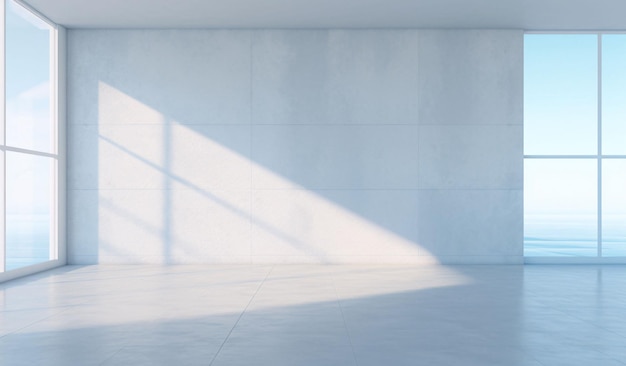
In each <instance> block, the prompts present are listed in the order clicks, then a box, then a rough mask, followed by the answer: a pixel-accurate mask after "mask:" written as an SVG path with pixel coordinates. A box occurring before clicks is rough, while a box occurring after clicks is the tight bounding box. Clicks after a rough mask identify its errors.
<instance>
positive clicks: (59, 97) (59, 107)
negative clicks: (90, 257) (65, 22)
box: [0, 0, 67, 282]
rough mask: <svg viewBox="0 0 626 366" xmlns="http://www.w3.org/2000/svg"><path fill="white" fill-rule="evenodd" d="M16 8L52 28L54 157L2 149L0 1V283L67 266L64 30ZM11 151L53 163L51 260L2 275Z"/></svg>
mask: <svg viewBox="0 0 626 366" xmlns="http://www.w3.org/2000/svg"><path fill="white" fill-rule="evenodd" d="M12 1H14V2H15V3H16V4H17V5H19V6H22V7H23V8H25V9H26V10H27V11H29V12H31V13H32V14H34V15H35V16H36V17H38V18H39V19H41V20H42V21H44V22H45V23H47V24H49V25H50V26H51V27H52V32H51V38H50V48H51V49H50V51H51V52H50V56H51V62H50V78H51V88H52V90H51V94H50V95H51V113H52V119H53V121H52V122H53V124H54V129H53V134H52V138H53V141H52V146H53V147H54V149H53V151H56V153H45V152H41V151H34V150H29V149H22V148H17V147H10V146H7V145H6V123H5V122H6V110H5V103H6V98H5V96H6V92H5V73H6V67H5V57H4V55H5V54H6V47H5V23H6V21H5V19H6V17H5V15H6V2H5V0H0V19H2V24H1V25H0V49H1V50H2V55H1V57H0V69H1V70H2V72H1V73H0V75H1V77H0V79H1V80H0V82H1V85H2V87H0V114H1V115H2V127H3V131H2V134H1V136H0V138H1V139H2V140H1V141H0V154H1V158H0V169H1V171H2V177H1V179H0V190H1V192H0V208H1V212H0V236H1V239H2V240H1V241H2V243H1V245H0V282H4V281H8V280H11V279H14V278H18V277H22V276H26V275H30V274H33V273H37V272H41V271H45V270H48V269H52V268H56V267H60V266H64V265H66V264H67V245H66V242H67V238H66V229H65V227H66V137H65V136H66V81H65V75H66V63H67V62H66V49H67V48H66V30H65V28H64V27H62V26H59V25H58V24H56V23H54V22H53V21H51V20H50V19H49V18H47V17H46V16H45V15H43V14H41V13H40V12H38V11H37V10H36V9H33V8H32V7H31V6H30V5H28V4H26V3H24V2H23V1H22V0H12ZM7 151H13V152H19V153H25V154H29V155H33V156H44V157H49V158H52V159H53V161H54V165H56V166H55V169H54V172H55V174H54V175H53V176H52V187H51V189H52V199H53V201H52V205H53V207H54V211H55V212H54V213H55V214H54V215H52V216H53V218H52V219H51V220H52V221H51V232H50V234H51V237H52V244H51V246H50V258H52V259H51V260H48V261H45V262H42V263H37V264H34V265H30V266H25V267H21V268H16V269H13V270H10V271H6V270H5V269H6V266H5V264H6V217H5V212H6V189H5V181H6V152H7Z"/></svg>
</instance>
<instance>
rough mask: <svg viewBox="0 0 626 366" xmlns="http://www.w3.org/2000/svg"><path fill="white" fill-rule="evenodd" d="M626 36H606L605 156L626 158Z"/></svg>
mask: <svg viewBox="0 0 626 366" xmlns="http://www.w3.org/2000/svg"><path fill="white" fill-rule="evenodd" d="M624 65H626V35H623V34H612V35H604V36H602V153H603V154H609V155H611V154H613V155H626V144H625V143H624V141H626V88H624V85H626V68H625V67H624Z"/></svg>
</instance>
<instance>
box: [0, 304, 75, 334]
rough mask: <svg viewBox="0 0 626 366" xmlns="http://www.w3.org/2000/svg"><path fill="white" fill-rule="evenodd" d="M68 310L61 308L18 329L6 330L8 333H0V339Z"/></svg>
mask: <svg viewBox="0 0 626 366" xmlns="http://www.w3.org/2000/svg"><path fill="white" fill-rule="evenodd" d="M69 310H70V309H63V310H60V311H58V312H55V313H54V314H50V315H48V316H47V317H45V318H42V319H39V320H35V321H34V322H31V323H29V324H28V325H25V326H23V327H21V328H19V329H16V330H13V331H10V332H8V333H6V334H3V335H0V341H2V339H3V338H4V337H6V336H9V335H13V334H15V333H18V332H21V331H22V330H24V329H26V328H29V327H31V326H33V325H35V324H37V323H39V322H42V321H45V320H48V319H50V318H52V317H54V316H57V315H59V314H62V313H65V312H67V311H69Z"/></svg>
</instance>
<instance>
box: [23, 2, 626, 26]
mask: <svg viewBox="0 0 626 366" xmlns="http://www.w3.org/2000/svg"><path fill="white" fill-rule="evenodd" d="M22 1H24V2H26V3H28V4H30V5H31V6H32V7H33V8H35V9H37V10H39V11H40V12H41V13H43V14H44V15H46V16H48V17H49V18H50V19H52V20H53V21H55V22H56V23H59V24H62V25H65V26H67V27H70V28H521V29H527V30H625V29H626V0H54V1H50V0H22Z"/></svg>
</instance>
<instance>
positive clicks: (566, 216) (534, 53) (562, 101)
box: [524, 34, 626, 257]
mask: <svg viewBox="0 0 626 366" xmlns="http://www.w3.org/2000/svg"><path fill="white" fill-rule="evenodd" d="M624 65H626V34H527V35H526V36H525V44H524V154H525V155H524V157H525V159H524V254H525V255H526V256H579V257H615V256H626V88H625V87H624V86H625V85H626V67H624Z"/></svg>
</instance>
